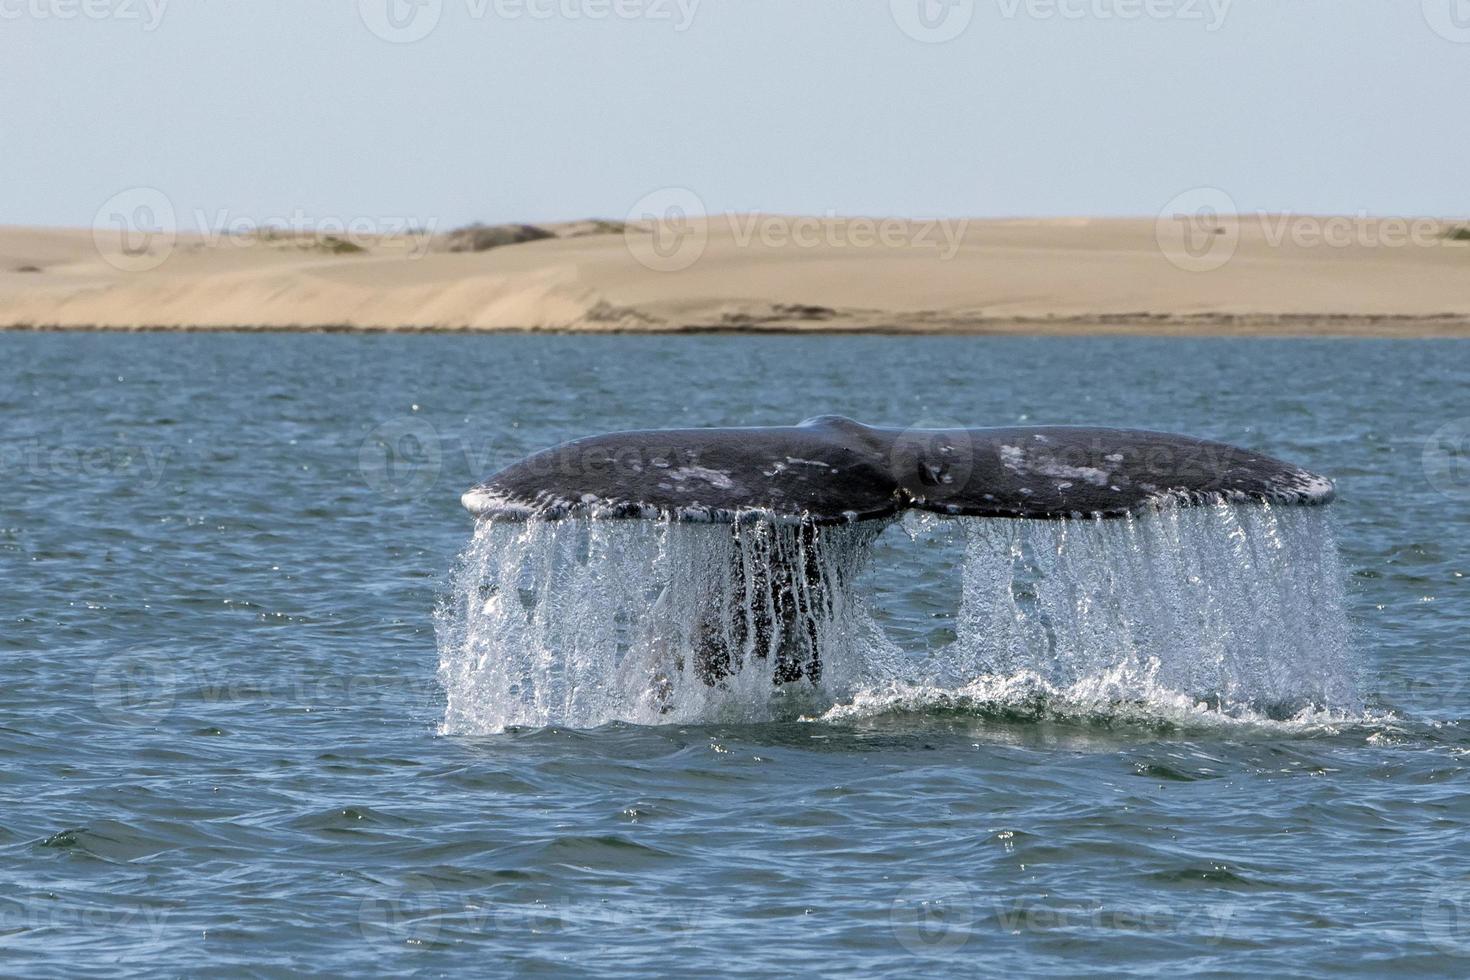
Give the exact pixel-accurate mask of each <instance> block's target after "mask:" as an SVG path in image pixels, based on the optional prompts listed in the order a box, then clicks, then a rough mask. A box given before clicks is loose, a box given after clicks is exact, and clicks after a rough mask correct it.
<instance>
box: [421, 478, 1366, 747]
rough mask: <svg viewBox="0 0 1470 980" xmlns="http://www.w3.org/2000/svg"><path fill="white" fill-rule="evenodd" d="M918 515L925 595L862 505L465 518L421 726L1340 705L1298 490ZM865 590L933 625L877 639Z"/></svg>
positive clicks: (1340, 658) (1327, 603)
mask: <svg viewBox="0 0 1470 980" xmlns="http://www.w3.org/2000/svg"><path fill="white" fill-rule="evenodd" d="M906 523H908V522H906ZM920 523H921V526H919V527H918V528H917V530H916V528H915V527H914V526H909V527H908V528H907V529H908V530H909V531H910V532H911V535H913V536H923V535H930V536H938V537H941V538H946V539H948V540H949V542H950V544H951V545H953V546H954V547H952V548H951V549H950V551H949V552H948V553H952V554H953V555H954V557H955V559H956V561H957V564H958V566H959V567H958V569H957V570H956V572H955V578H957V579H958V585H959V588H958V590H957V593H952V594H951V596H950V597H948V598H946V597H945V596H939V595H937V594H936V589H935V588H934V582H933V581H932V576H930V575H927V574H926V575H925V576H923V577H922V578H919V577H907V576H902V575H899V576H895V575H893V574H891V573H892V569H891V568H886V567H877V568H872V569H871V570H869V569H868V566H869V565H870V564H871V563H870V561H869V559H870V557H871V554H872V551H873V548H872V545H873V541H874V539H875V538H876V537H877V535H878V533H879V531H881V529H882V526H881V525H877V524H860V525H854V526H847V527H837V528H820V529H811V528H806V529H802V528H799V527H788V526H778V525H771V524H761V523H756V524H752V525H746V526H743V527H742V526H735V527H733V528H732V527H731V526H728V525H691V524H683V523H665V522H654V521H598V520H580V521H578V520H571V521H559V522H539V521H529V522H507V523H496V522H493V521H482V522H481V523H480V524H479V525H478V526H477V528H476V532H475V537H474V539H473V541H472V543H471V545H470V547H469V548H468V549H467V551H466V552H465V554H464V555H463V556H462V558H461V561H460V563H459V566H458V569H457V571H456V573H455V576H454V580H453V583H452V586H451V589H450V593H449V598H448V599H447V600H446V602H445V604H444V605H443V606H442V607H441V609H440V610H439V615H438V628H439V640H440V678H441V682H442V683H443V686H444V689H445V691H446V695H447V706H446V712H445V721H444V730H445V731H446V732H485V731H499V730H502V729H504V728H506V727H510V726H541V725H549V724H556V725H567V726H571V727H579V728H585V727H595V726H597V725H599V724H604V723H606V722H609V721H613V720H622V721H629V722H634V723H640V724H663V723H674V722H736V723H750V722H763V721H772V720H783V719H793V718H797V717H822V718H827V719H851V718H853V717H856V716H865V715H873V714H882V713H887V712H894V711H901V712H910V711H928V710H943V711H953V710H961V711H967V712H972V713H977V714H981V715H986V714H996V713H999V714H1002V715H1006V716H1021V717H1032V716H1038V715H1050V716H1067V717H1086V718H1092V717H1095V716H1099V715H1101V716H1106V717H1118V716H1132V715H1139V714H1142V715H1150V716H1155V717H1157V716H1160V715H1162V716H1164V717H1166V718H1168V717H1175V716H1179V715H1188V716H1194V715H1199V714H1200V713H1208V714H1209V715H1211V716H1212V717H1219V718H1225V719H1245V720H1263V719H1267V720H1269V719H1276V720H1281V719H1322V718H1328V717H1346V716H1349V715H1351V714H1353V713H1355V712H1361V710H1362V700H1361V697H1360V695H1359V693H1358V692H1359V672H1360V666H1359V664H1358V661H1357V659H1356V657H1355V655H1354V652H1353V648H1352V644H1351V642H1350V636H1349V630H1348V625H1347V621H1346V618H1345V615H1344V612H1343V605H1344V604H1343V594H1342V582H1343V576H1342V572H1341V568H1340V566H1339V563H1338V557H1337V551H1336V547H1335V544H1334V543H1333V539H1332V536H1331V533H1330V529H1329V526H1328V524H1327V517H1326V515H1325V514H1324V512H1323V511H1322V510H1321V509H1318V508H1294V507H1284V508H1283V507H1271V506H1262V505H1240V504H1229V503H1221V504H1218V505H1216V506H1209V507H1189V508H1184V507H1173V508H1165V509H1163V510H1160V511H1157V512H1151V513H1148V514H1145V515H1142V516H1138V517H1131V518H1124V519H1119V520H1095V521H1094V520H1066V521H1032V520H984V519H963V520H927V521H923V522H920ZM931 543H932V542H931ZM937 553H938V554H941V555H942V554H944V553H946V552H945V550H944V549H943V548H939V549H937ZM923 557H925V558H927V559H928V560H929V562H930V564H931V565H932V564H933V562H934V560H935V558H936V554H935V553H933V551H932V550H931V553H929V554H926V555H925V556H923ZM874 583H879V585H880V586H881V587H879V588H876V589H875V588H873V587H871V586H873V584H874ZM875 591H876V592H883V591H886V592H887V593H888V595H889V597H890V598H892V599H895V600H896V602H897V604H898V605H899V606H900V607H901V610H900V612H899V613H898V616H899V618H902V617H903V616H905V615H907V616H908V617H909V618H910V619H911V620H912V619H917V618H923V617H944V618H946V619H947V621H949V622H950V623H952V636H951V638H950V639H949V641H948V642H946V643H944V644H943V645H942V646H940V647H938V648H936V649H932V650H929V651H927V652H926V651H914V650H912V649H904V648H901V647H900V645H899V644H897V643H895V642H894V640H893V639H892V638H891V637H890V633H891V634H892V635H901V634H904V632H905V630H903V629H898V628H894V625H895V624H894V623H892V622H889V623H888V626H889V627H890V628H889V629H888V630H885V628H884V626H882V625H880V619H881V618H882V617H881V616H875V610H874V608H873V600H872V594H873V593H874V592H875ZM921 593H929V594H927V595H921ZM880 601H881V600H880ZM946 602H948V608H946V609H943V611H942V612H935V611H933V610H934V609H935V608H937V607H943V606H944V605H945V604H946ZM905 610H906V612H905ZM916 610H927V611H926V612H917V611H916ZM880 612H881V611H880Z"/></svg>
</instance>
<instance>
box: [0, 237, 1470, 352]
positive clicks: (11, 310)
mask: <svg viewBox="0 0 1470 980" xmlns="http://www.w3.org/2000/svg"><path fill="white" fill-rule="evenodd" d="M1390 220H1391V219H1390ZM1402 224H1403V223H1396V224H1390V223H1389V221H1387V220H1370V221H1362V220H1350V219H1325V218H1300V217H1298V218H1290V219H1288V218H1281V217H1275V216H1251V217H1241V218H1239V219H1232V220H1231V221H1230V222H1229V223H1228V224H1225V225H1220V226H1217V227H1210V228H1206V229H1203V230H1201V229H1198V228H1194V229H1192V230H1186V231H1184V232H1181V233H1180V234H1183V235H1186V236H1187V237H1186V238H1178V237H1176V236H1175V234H1174V232H1173V231H1172V230H1171V228H1170V226H1168V225H1167V224H1165V225H1160V224H1159V223H1156V222H1155V221H1153V220H1151V219H1149V220H1144V219H1137V220H1134V219H1094V220H1088V219H1072V220H1067V219H1052V220H983V221H982V220H973V221H969V222H960V221H947V222H942V223H928V222H898V221H873V220H867V219H831V218H828V219H802V218H794V217H789V216H769V215H768V216H762V215H729V216H725V215H720V216H713V217H710V218H707V219H702V220H700V221H697V222H690V223H685V224H680V225H679V226H677V227H668V228H665V227H653V226H649V225H644V226H630V227H627V228H622V227H620V226H618V225H616V224H592V223H581V224H568V225H546V226H542V227H544V228H546V229H547V230H549V231H550V232H551V233H552V234H551V237H545V238H540V239H537V240H532V241H524V242H520V243H515V244H506V245H502V246H500V247H496V248H492V249H489V250H486V251H478V252H474V251H471V252H450V251H446V250H445V248H446V240H445V239H444V238H443V236H439V237H436V238H433V239H430V238H429V237H428V236H423V237H417V236H413V235H398V236H390V237H377V238H370V239H364V238H360V237H359V238H353V239H352V240H351V241H352V242H353V243H355V244H350V245H346V244H343V242H342V240H341V239H338V238H326V237H324V236H301V235H250V236H243V237H236V238H230V237H213V238H209V237H202V236H188V235H180V236H177V237H176V238H174V237H169V236H154V237H153V238H147V239H143V238H139V237H137V236H134V238H133V240H132V241H131V243H130V244H131V246H132V247H131V249H129V250H124V249H123V247H122V246H123V244H124V243H123V242H122V241H121V240H120V239H118V238H115V237H109V236H107V235H99V234H96V233H94V232H93V231H92V230H91V229H47V228H16V227H9V228H0V327H5V328H14V329H26V328H30V329H108V330H136V329H274V330H287V329H317V330H570V331H595V332H617V331H648V332H660V331H668V332H680V331H708V330H738V331H798V332H822V331H832V332H885V333H940V334H944V333H974V334H1092V333H1135V334H1138V333H1141V334H1177V335H1216V334H1220V335H1223V334H1229V335H1235V334H1243V335H1244V334H1249V335H1268V334H1269V335H1364V336H1470V242H1465V241H1455V240H1452V238H1450V237H1447V234H1446V233H1447V232H1448V231H1450V230H1451V227H1452V226H1449V225H1444V226H1441V227H1435V228H1428V227H1423V226H1420V227H1417V228H1415V227H1409V228H1408V229H1404V228H1403V227H1401V225H1402ZM358 246H360V248H359V247H358Z"/></svg>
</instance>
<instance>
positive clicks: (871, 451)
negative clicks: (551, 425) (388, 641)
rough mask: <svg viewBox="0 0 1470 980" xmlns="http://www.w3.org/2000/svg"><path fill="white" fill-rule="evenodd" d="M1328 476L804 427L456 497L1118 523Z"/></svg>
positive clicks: (1094, 432)
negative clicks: (1171, 507)
mask: <svg viewBox="0 0 1470 980" xmlns="http://www.w3.org/2000/svg"><path fill="white" fill-rule="evenodd" d="M1332 497H1333V486H1332V482H1331V481H1330V480H1328V479H1326V478H1325V477H1321V476H1318V475H1316V474H1314V473H1310V472H1308V471H1307V470H1304V469H1302V468H1301V467H1298V466H1294V465H1292V464H1290V463H1285V462H1282V461H1281V460H1279V459H1273V458H1271V457H1270V456H1265V455H1262V454H1260V453H1256V452H1252V451H1250V450H1247V449H1241V448H1239V447H1236V446H1230V445H1226V444H1225V443H1220V442H1210V441H1207V440H1203V439H1193V438H1190V437H1188V436H1181V435H1171V434H1168V433H1162V432H1149V431H1144V430H1138V429H1111V428H1100V427H1088V426H1020V427H1008V428H965V429H916V428H909V429H901V428H893V427H880V426H868V425H863V424H862V423H860V422H855V421H853V420H852V419H848V418H843V417H841V416H835V415H824V416H820V417H818V418H813V419H808V420H807V421H805V422H802V423H801V424H799V425H792V426H767V427H751V428H723V429H713V428H711V429H650V430H642V431H632V432H614V433H609V434H607V435H599V436H591V437H589V438H585V439H577V440H574V441H572V442H567V443H563V444H562V445H560V446H556V447H554V448H551V449H547V450H544V451H542V452H539V453H535V454H533V455H531V456H528V457H526V458H525V459H523V460H520V461H519V462H517V463H514V464H512V465H510V466H508V467H506V468H505V469H503V470H501V471H500V472H498V473H495V474H493V475H492V476H490V477H489V478H488V479H486V480H485V481H484V482H483V483H481V484H480V485H478V486H476V487H475V488H473V489H471V490H470V491H468V492H467V493H465V494H464V495H463V497H462V498H461V500H462V501H463V503H464V506H465V507H466V508H467V509H468V510H469V511H470V512H471V513H473V514H475V515H476V516H478V517H490V518H502V519H506V518H508V519H527V518H542V519H546V520H556V519H561V518H567V517H596V518H646V519H656V520H672V521H702V522H716V523H738V522H741V521H744V520H747V519H751V520H767V521H775V522H779V523H798V524H813V525H822V524H839V523H847V522H856V521H866V520H881V519H885V518H892V517H894V516H896V515H897V514H899V513H900V512H902V511H904V510H908V509H917V510H923V511H930V512H933V513H938V514H945V515H952V516H973V517H1011V518H1039V519H1063V518H1084V517H1101V518H1112V517H1122V516H1124V515H1127V514H1133V513H1137V512H1140V511H1143V510H1147V509H1150V508H1158V507H1162V506H1167V505H1170V504H1175V505H1186V506H1187V505H1199V504H1207V503H1213V502H1218V501H1240V502H1250V501H1255V502H1268V503H1273V504H1288V505H1310V504H1325V503H1327V502H1329V501H1330V500H1331V499H1332Z"/></svg>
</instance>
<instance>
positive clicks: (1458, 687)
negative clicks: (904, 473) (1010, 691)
mask: <svg viewBox="0 0 1470 980" xmlns="http://www.w3.org/2000/svg"><path fill="white" fill-rule="evenodd" d="M1467 392H1470V345H1466V344H1465V343H1460V342H1452V341H1446V342H1437V341H1408V342H1390V341H1347V340H1320V341H1305V340H1245V339H1228V340H1184V339H991V338H944V339H941V338H933V339H928V338H923V339H914V338H909V339H891V338H856V337H829V338H796V337H764V338H747V337H677V338H657V337H585V336H578V337H572V336H546V337H542V336H321V335H281V334H277V335H244V334H226V335H202V334H189V335H137V336H121V335H98V334H92V335H59V334H38V335H8V336H5V337H3V338H0V420H3V421H0V426H3V428H0V437H3V438H0V478H3V481H4V489H3V492H0V576H3V583H4V586H3V590H0V867H3V869H4V873H5V882H6V887H5V888H4V889H3V890H0V972H3V973H5V974H11V975H17V974H37V973H45V974H53V975H76V974H79V973H88V974H95V975H108V976H116V975H128V974H148V975H154V974H159V973H161V974H165V975H195V974H204V973H213V972H216V971H224V972H227V973H240V972H248V973H251V974H255V975H266V976H269V975H285V974H290V973H295V972H298V971H310V972H322V973H330V974H352V973H363V972H385V973H393V974H405V973H425V974H441V973H458V972H464V973H473V974H481V973H507V974H517V975H531V976H534V975H545V976H563V975H588V976H608V977H612V976H625V975H654V974H670V973H675V972H678V973H685V974H688V975H692V976H709V975H716V974H732V975H750V976H768V975H780V976H786V975H792V974H798V973H800V974H807V975H813V976H838V975H843V976H846V975H851V974H853V973H857V972H862V973H865V974H873V975H891V976H912V975H920V974H929V973H934V974H939V975H950V974H984V975H992V974H1001V973H1010V974H1018V975H1086V974H1094V973H1098V972H1127V973H1130V974H1138V973H1142V974H1158V975H1169V976H1173V975H1177V974H1196V975H1221V974H1235V973H1244V972H1251V973H1270V974H1275V975H1291V976H1312V977H1325V976H1332V977H1341V976H1344V975H1364V976H1381V975H1389V974H1414V975H1446V976H1462V975H1465V974H1467V973H1470V849H1467V844H1470V730H1467V725H1470V683H1467V682H1470V660H1467V655H1470V639H1467V636H1470V585H1467V579H1466V575H1467V573H1470V457H1467V456H1466V450H1467V447H1470V395H1467ZM830 412H837V413H842V414H846V415H850V416H852V417H855V418H858V419H861V420H863V421H866V422H870V423H883V424H899V425H910V424H968V425H985V424H1016V423H1026V424H1041V423H1066V422H1075V423H1087V424H1098V425H1120V426H1138V427H1144V428H1154V429H1164V430H1171V431H1179V432H1186V433H1190V434H1194V435H1199V436H1204V437H1211V438H1216V439H1221V440H1225V441H1229V442H1234V443H1239V444H1242V445H1246V446H1250V447H1253V448H1257V449H1260V450H1264V451H1266V452H1268V453H1271V454H1274V455H1278V456H1281V457H1284V458H1287V459H1290V460H1293V461H1295V462H1299V463H1301V464H1303V465H1305V466H1307V467H1309V468H1311V469H1313V470H1316V471H1318V472H1322V473H1326V474H1328V475H1330V476H1332V477H1333V478H1335V479H1336V480H1337V482H1338V488H1339V494H1340V499H1339V501H1338V503H1336V504H1334V505H1333V509H1334V511H1335V515H1336V534H1337V537H1338V541H1339V544H1340V547H1341V551H1342V554H1343V558H1344V564H1345V567H1346V569H1347V575H1348V580H1349V581H1348V595H1349V600H1348V602H1349V613H1350V616H1351V619H1352V622H1353V626H1354V629H1355V633H1356V638H1357V639H1356V642H1357V643H1358V645H1359V646H1360V647H1361V650H1362V655H1363V657H1364V659H1365V662H1366V664H1367V676H1366V679H1365V681H1364V684H1365V694H1366V702H1367V709H1366V710H1365V711H1364V712H1363V713H1362V714H1361V717H1350V718H1342V719H1338V720H1335V721H1330V722H1321V721H1319V722H1314V723H1307V722H1302V723H1296V724H1293V723H1290V722H1281V723H1276V724H1252V723H1247V722H1230V721H1228V720H1225V719H1221V720H1219V721H1218V722H1217V723H1212V722H1210V721H1208V720H1207V719H1205V720H1197V721H1188V720H1186V721H1179V720H1177V719H1171V717H1169V716H1166V715H1160V716H1158V717H1156V718H1154V717H1151V716H1149V715H1148V714H1147V713H1146V712H1145V713H1143V714H1142V715H1140V714H1139V713H1138V712H1136V711H1133V712H1129V713H1126V714H1120V715H1118V716H1116V717H1112V716H1109V715H1107V714H1106V713H1103V714H1100V715H1092V716H1087V717H1068V716H1052V715H1048V714H1047V713H1045V712H1040V713H1036V712H1031V713H1028V712H1008V711H1006V710H966V709H964V708H952V709H945V708H942V707H939V706H935V707H933V708H931V709H921V710H907V711H879V712H876V713H872V714H869V715H862V714H855V715H852V716H847V717H844V718H843V720H841V721H815V722H811V721H808V722H792V723H783V724H771V725H751V726H734V725H709V726H690V725H681V726H662V727H635V726H629V725H623V724H616V723H614V724H610V725H606V726H603V727H601V728H598V729H595V730H591V731H573V730H565V729H561V728H545V729H538V730H515V731H510V732H503V733H492V732H485V733H457V734H441V733H440V725H441V723H442V721H443V717H444V707H445V699H444V692H443V691H442V690H441V688H440V686H439V683H438V680H437V677H436V669H437V666H438V662H439V651H438V649H437V644H436V637H435V632H434V622H433V612H434V609H435V607H436V604H437V603H439V602H441V601H442V600H443V599H444V596H445V590H446V588H448V585H447V583H448V578H449V574H450V571H451V569H452V567H453V565H454V561H455V556H456V554H457V553H458V552H459V551H460V550H461V549H462V548H463V547H464V546H465V543H466V541H467V540H468V538H469V535H470V532H471V525H470V520H469V518H468V517H467V515H466V514H465V513H464V512H463V511H462V510H461V508H460V506H459V503H458V497H459V494H460V492H461V491H462V490H463V489H465V488H466V487H467V486H469V485H470V484H471V483H472V482H473V481H474V480H475V479H477V478H478V477H480V476H482V475H484V474H485V473H487V472H489V471H490V470H492V469H494V468H496V467H497V466H498V465H501V464H503V463H505V462H508V461H509V460H512V459H515V458H516V457H518V456H520V455H523V454H525V453H527V452H530V451H533V450H536V449H540V448H544V447H545V446H548V445H550V444H553V443H556V442H559V441H561V440H563V439H566V438H570V437H573V436H577V435H584V434H589V433H593V432H599V431H605V430H609V429H616V428H630V427H654V426H704V425H740V424H760V423H790V422H795V421H798V420H800V419H802V418H805V417H808V416H811V415H816V414H822V413H830ZM876 574H879V575H881V574H883V573H882V570H881V568H880V569H879V570H878V571H877V572H876ZM926 587H927V586H926V584H925V582H923V581H913V582H908V581H903V580H900V581H889V582H888V583H886V588H887V589H888V593H889V595H895V594H896V595H898V596H899V597H900V600H899V602H898V605H897V607H896V608H895V607H892V603H890V608H889V609H888V610H887V614H888V615H889V616H891V617H896V618H897V619H898V620H900V621H901V620H903V619H904V618H905V617H907V618H908V619H909V620H910V622H909V623H908V627H909V631H910V632H912V633H915V634H919V633H922V632H923V630H924V628H925V627H924V623H923V620H924V617H925V616H927V615H928V612H927V609H928V608H929V607H928V600H927V598H926V596H925V595H924V594H923V592H924V589H925V588H926ZM906 590H907V591H906ZM905 595H907V596H908V598H907V599H904V598H903V597H904V596H905ZM897 625H898V627H899V629H900V632H902V628H903V626H904V624H903V623H902V622H899V623H898V624H897Z"/></svg>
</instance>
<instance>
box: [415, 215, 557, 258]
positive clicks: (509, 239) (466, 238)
mask: <svg viewBox="0 0 1470 980" xmlns="http://www.w3.org/2000/svg"><path fill="white" fill-rule="evenodd" d="M555 237H556V234H555V233H554V232H550V231H547V230H546V229H545V228H538V227H537V226H536V225H482V224H479V223H478V222H477V223H475V224H472V225H466V226H465V227H463V228H456V229H455V230H454V231H451V232H449V233H448V234H446V235H445V236H444V239H443V242H442V246H441V247H442V248H443V249H444V251H446V252H486V251H489V250H490V249H492V248H500V247H501V246H502V245H519V244H521V243H522V242H534V241H539V240H541V239H543V238H555Z"/></svg>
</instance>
